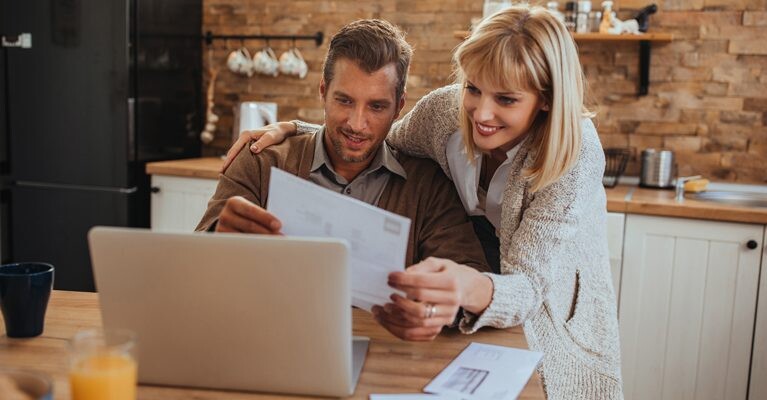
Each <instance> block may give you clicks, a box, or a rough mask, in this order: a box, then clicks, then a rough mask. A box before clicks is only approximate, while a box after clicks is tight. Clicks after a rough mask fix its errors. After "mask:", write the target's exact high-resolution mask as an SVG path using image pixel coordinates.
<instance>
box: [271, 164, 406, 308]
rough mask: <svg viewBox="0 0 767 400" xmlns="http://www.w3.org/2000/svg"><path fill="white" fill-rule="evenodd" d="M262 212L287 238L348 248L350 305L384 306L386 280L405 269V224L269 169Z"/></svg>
mask: <svg viewBox="0 0 767 400" xmlns="http://www.w3.org/2000/svg"><path fill="white" fill-rule="evenodd" d="M267 210H268V211H269V212H271V213H272V214H274V215H275V216H276V217H277V218H279V220H280V221H281V222H282V232H283V233H284V234H285V235H288V236H308V237H332V238H339V239H346V240H347V241H348V242H349V244H350V245H351V249H350V257H349V258H350V259H349V262H350V263H351V271H352V272H351V273H352V305H354V306H356V307H359V308H362V309H364V310H367V311H370V308H371V307H372V306H373V305H375V304H380V305H383V304H385V303H388V302H390V300H389V295H390V294H392V293H394V292H395V290H394V289H392V288H391V287H389V285H388V284H387V282H388V275H389V273H390V272H392V271H402V270H403V269H404V267H405V255H406V253H407V243H408V237H409V236H410V219H408V218H405V217H402V216H400V215H397V214H394V213H391V212H389V211H386V210H382V209H380V208H377V207H374V206H371V205H370V204H367V203H365V202H362V201H360V200H357V199H354V198H351V197H347V196H344V195H342V194H339V193H336V192H333V191H331V190H328V189H325V188H323V187H320V186H318V185H315V184H314V183H311V182H309V181H306V180H304V179H301V178H299V177H297V176H295V175H292V174H289V173H287V172H285V171H282V170H280V169H277V168H272V170H271V178H270V181H269V200H268V206H267Z"/></svg>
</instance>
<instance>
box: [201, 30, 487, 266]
mask: <svg viewBox="0 0 767 400" xmlns="http://www.w3.org/2000/svg"><path fill="white" fill-rule="evenodd" d="M411 54H412V49H411V48H410V46H409V45H408V43H407V42H406V41H405V40H404V38H403V36H402V33H401V32H400V31H399V30H398V29H397V28H395V27H394V26H393V25H391V24H390V23H388V22H386V21H381V20H360V21H356V22H353V23H351V24H349V25H347V26H345V27H343V28H342V29H341V30H340V31H339V32H338V33H337V34H336V35H335V36H334V37H333V39H332V40H331V43H330V48H329V50H328V54H327V57H326V59H325V64H324V66H323V77H322V80H321V82H320V96H321V98H322V102H323V105H324V109H325V126H324V127H323V129H322V130H320V132H319V133H317V134H316V135H301V136H295V137H292V138H289V139H288V140H286V141H285V142H283V143H282V144H280V145H277V146H272V147H270V148H268V149H265V150H264V151H263V152H261V153H260V154H258V155H253V154H251V152H250V151H249V149H248V146H246V147H245V148H244V149H243V150H242V151H240V153H239V154H238V156H237V158H236V159H235V160H234V161H233V163H232V165H231V166H230V167H229V168H228V169H227V170H226V172H225V173H224V174H223V175H222V176H221V177H220V179H219V183H218V188H217V189H216V193H215V194H214V195H213V198H212V199H211V201H210V202H209V203H208V210H207V211H206V213H205V215H204V216H203V218H202V221H201V222H200V224H199V225H198V226H197V230H198V231H205V230H213V229H215V231H216V232H243V233H261V234H279V233H280V226H281V224H280V221H279V220H278V219H277V218H276V217H275V216H274V215H272V214H270V213H269V212H268V211H266V210H265V209H264V208H263V207H264V205H265V204H266V202H267V196H268V193H269V176H270V169H271V167H278V168H280V169H282V170H285V171H287V172H289V173H293V174H295V175H297V176H299V177H301V178H304V179H308V180H310V181H312V182H314V183H316V184H318V185H320V186H322V187H325V188H328V189H331V190H334V191H336V192H340V193H344V194H346V195H349V196H352V197H354V198H357V199H359V200H362V201H365V202H367V203H369V204H373V205H377V206H378V207H380V208H383V209H386V210H388V211H391V212H394V213H397V214H399V215H402V216H405V217H408V218H410V219H411V220H412V224H411V231H410V241H409V243H408V250H407V256H406V262H407V263H408V265H411V264H415V263H417V262H419V261H421V260H422V259H424V258H426V257H430V256H435V257H442V258H448V259H451V260H453V261H455V262H458V263H461V264H466V265H469V266H472V267H474V268H477V269H480V270H483V271H488V270H489V268H488V267H487V266H486V265H487V264H486V261H485V257H484V254H483V252H482V248H481V246H480V244H479V241H478V240H477V238H476V236H475V234H474V230H473V227H472V225H471V223H470V222H469V220H468V218H467V216H466V213H465V211H464V209H463V206H462V205H461V202H460V200H459V198H458V195H457V193H456V192H455V189H454V187H453V185H452V183H450V182H449V181H448V179H447V178H446V177H445V176H444V175H443V173H442V171H441V170H440V169H439V167H438V166H437V165H436V164H434V163H433V162H432V161H429V160H425V159H418V158H412V157H409V156H406V155H404V154H398V153H396V152H395V151H393V150H392V149H391V148H390V147H389V146H388V145H387V144H386V143H385V142H384V139H385V137H386V135H387V133H388V132H389V128H390V127H391V125H392V123H393V122H394V120H396V119H397V118H398V116H399V113H400V111H401V110H402V107H403V106H404V104H405V81H406V80H407V70H408V67H409V64H410V57H411Z"/></svg>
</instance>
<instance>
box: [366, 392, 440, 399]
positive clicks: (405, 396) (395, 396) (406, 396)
mask: <svg viewBox="0 0 767 400" xmlns="http://www.w3.org/2000/svg"><path fill="white" fill-rule="evenodd" d="M369 399H370V400H443V399H448V400H453V399H454V398H453V397H443V396H438V395H436V394H424V393H415V394H411V393H407V394H371V395H370V396H369Z"/></svg>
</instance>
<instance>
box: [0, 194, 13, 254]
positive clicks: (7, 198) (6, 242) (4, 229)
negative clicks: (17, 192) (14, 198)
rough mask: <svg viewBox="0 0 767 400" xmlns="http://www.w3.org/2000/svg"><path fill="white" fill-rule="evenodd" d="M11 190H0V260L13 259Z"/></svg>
mask: <svg viewBox="0 0 767 400" xmlns="http://www.w3.org/2000/svg"><path fill="white" fill-rule="evenodd" d="M10 218H11V191H10V189H2V190H0V262H2V263H3V264H6V263H8V262H9V261H10V260H11V242H10V241H11V220H10Z"/></svg>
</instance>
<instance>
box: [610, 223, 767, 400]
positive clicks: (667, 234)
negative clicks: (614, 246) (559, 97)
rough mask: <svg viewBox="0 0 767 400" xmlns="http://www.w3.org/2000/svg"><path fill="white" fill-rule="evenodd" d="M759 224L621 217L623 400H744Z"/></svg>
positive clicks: (758, 259) (758, 254)
mask: <svg viewBox="0 0 767 400" xmlns="http://www.w3.org/2000/svg"><path fill="white" fill-rule="evenodd" d="M762 231H763V226H762V225H750V224H736V223H725V222H711V221H700V220H689V219H678V218H662V217H650V216H643V215H628V216H627V217H626V237H625V245H624V253H623V256H624V258H623V260H624V262H623V275H622V281H621V283H622V285H621V302H620V304H621V319H620V333H621V346H622V367H623V368H622V369H623V378H624V391H625V395H626V398H627V399H744V400H745V399H746V392H747V389H748V374H749V364H750V355H751V339H752V334H753V329H754V312H755V308H756V296H757V283H758V280H759V263H760V251H759V250H750V249H748V248H747V247H746V243H747V242H748V241H749V240H755V241H756V242H757V243H758V248H759V249H761V247H762V243H761V242H762V239H763V235H762V233H763V232H762Z"/></svg>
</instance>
